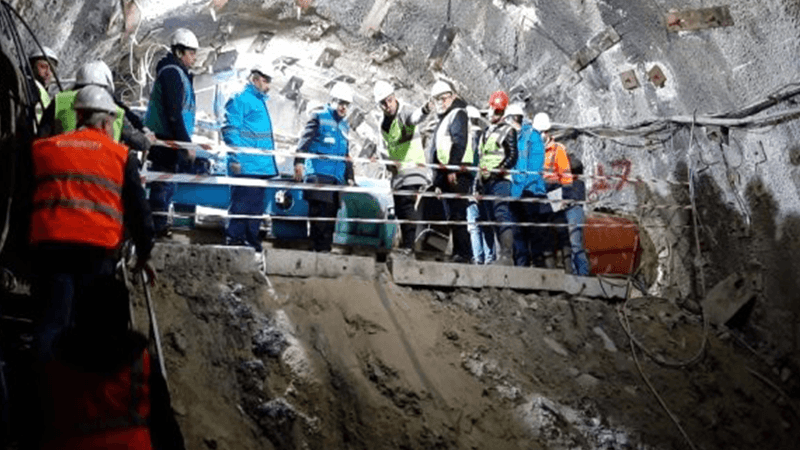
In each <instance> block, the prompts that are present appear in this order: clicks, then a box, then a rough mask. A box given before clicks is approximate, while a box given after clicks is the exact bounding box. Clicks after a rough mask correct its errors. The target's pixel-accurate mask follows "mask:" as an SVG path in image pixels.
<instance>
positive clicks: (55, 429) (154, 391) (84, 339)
mask: <svg viewBox="0 0 800 450" xmlns="http://www.w3.org/2000/svg"><path fill="white" fill-rule="evenodd" d="M127 294H128V292H127V288H126V287H125V285H124V283H122V282H121V281H117V280H112V279H105V280H103V281H102V282H99V283H97V284H94V285H92V286H90V287H89V289H88V290H87V291H86V292H85V293H84V294H83V297H82V299H81V302H80V303H78V305H77V308H78V311H77V313H78V314H77V315H78V317H80V321H79V322H76V324H75V326H73V327H70V328H68V329H66V330H64V331H63V332H61V333H60V334H59V336H58V339H57V340H56V343H55V345H54V359H53V360H52V361H49V362H48V363H47V364H46V365H45V366H44V368H43V371H42V377H41V381H42V384H41V387H40V389H39V391H40V402H39V403H40V406H41V418H42V424H41V427H40V428H39V429H37V430H36V436H37V437H38V440H39V443H38V444H39V445H38V448H40V449H42V450H50V449H53V450H55V449H86V450H89V449H98V450H99V449H110V448H115V449H130V450H150V449H183V448H185V444H184V441H183V437H182V435H181V432H180V427H179V426H178V423H177V421H176V420H175V417H174V414H173V413H172V410H171V407H170V398H169V391H168V390H167V385H166V382H165V380H164V377H163V374H162V373H161V372H160V370H159V364H158V362H157V361H155V360H153V359H152V358H151V357H150V355H149V352H148V351H147V345H148V342H147V338H146V337H145V336H144V335H142V334H141V333H139V332H136V331H132V330H128V297H127Z"/></svg>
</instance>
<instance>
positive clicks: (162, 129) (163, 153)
mask: <svg viewBox="0 0 800 450" xmlns="http://www.w3.org/2000/svg"><path fill="white" fill-rule="evenodd" d="M171 42H172V44H171V47H170V52H169V53H168V54H167V55H166V56H164V58H162V59H161V61H159V62H158V64H157V65H156V81H155V83H154V84H153V90H152V91H151V92H150V102H149V103H148V105H147V113H146V114H145V119H144V123H145V125H146V126H147V127H148V128H149V129H151V130H152V131H153V132H154V133H155V135H156V137H157V138H158V139H162V140H168V141H178V142H191V141H192V134H193V133H194V121H195V95H194V84H193V83H194V76H193V75H192V73H191V72H190V71H189V69H190V68H191V67H192V66H193V65H194V63H195V61H196V59H197V49H198V47H199V46H200V44H199V42H198V41H197V37H196V36H195V35H194V33H192V32H191V31H190V30H187V29H186V28H178V29H177V30H175V33H174V34H173V35H172V41H171ZM148 159H149V160H150V161H152V166H151V167H150V169H151V170H152V171H155V172H168V173H193V172H195V171H194V170H193V161H194V154H193V152H191V151H186V150H181V151H176V150H175V149H173V148H169V147H163V146H153V147H152V148H151V149H150V153H149V156H148ZM174 193H175V183H162V182H153V183H150V207H151V208H152V210H153V212H158V213H162V214H157V215H155V216H154V218H153V220H154V223H155V226H156V233H157V234H158V235H159V236H169V235H170V234H171V231H170V229H169V226H168V225H167V217H166V214H164V213H166V212H167V211H168V210H169V205H170V203H171V202H172V196H173V195H174ZM175 210H176V211H180V212H189V213H193V212H194V208H193V207H187V206H185V205H175Z"/></svg>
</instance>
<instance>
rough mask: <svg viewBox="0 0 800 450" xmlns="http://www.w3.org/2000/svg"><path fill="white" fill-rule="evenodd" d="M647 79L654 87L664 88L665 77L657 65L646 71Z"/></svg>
mask: <svg viewBox="0 0 800 450" xmlns="http://www.w3.org/2000/svg"><path fill="white" fill-rule="evenodd" d="M647 78H649V79H650V82H651V83H653V85H655V87H659V88H662V87H664V84H666V82H667V76H666V75H664V71H663V70H661V67H660V66H659V65H658V64H656V65H655V66H653V67H652V68H651V69H650V70H649V71H647Z"/></svg>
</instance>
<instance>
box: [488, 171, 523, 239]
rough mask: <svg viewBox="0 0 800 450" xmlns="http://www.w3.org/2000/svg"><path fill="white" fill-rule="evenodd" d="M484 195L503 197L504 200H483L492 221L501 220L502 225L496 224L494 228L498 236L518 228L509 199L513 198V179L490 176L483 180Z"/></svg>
mask: <svg viewBox="0 0 800 450" xmlns="http://www.w3.org/2000/svg"><path fill="white" fill-rule="evenodd" d="M483 195H486V196H493V197H503V198H504V199H502V200H499V199H498V200H486V201H483V200H482V201H481V203H483V204H484V205H485V210H486V215H487V217H488V218H489V221H490V222H501V223H502V225H495V226H494V229H495V230H496V233H497V235H498V236H500V235H501V234H503V232H505V231H506V230H510V229H513V228H516V227H515V226H514V225H513V224H514V223H515V222H516V219H515V217H514V214H513V213H512V212H511V206H510V203H509V200H511V181H509V180H505V179H496V178H489V179H488V180H484V181H483Z"/></svg>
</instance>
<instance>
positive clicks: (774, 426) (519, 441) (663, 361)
mask: <svg viewBox="0 0 800 450" xmlns="http://www.w3.org/2000/svg"><path fill="white" fill-rule="evenodd" d="M243 267H245V269H242V270H232V271H227V272H226V271H223V270H219V267H214V266H213V265H210V266H208V267H206V266H203V265H202V264H194V265H189V264H184V263H178V262H176V263H174V264H170V263H167V264H164V265H163V266H162V270H161V272H160V279H159V281H158V285H157V287H156V288H155V289H154V290H153V295H154V297H155V298H156V300H157V310H158V317H159V321H160V322H159V325H160V327H161V331H162V335H163V337H164V342H165V353H166V356H167V370H168V372H169V383H170V387H171V390H172V393H173V401H174V406H175V409H176V412H177V413H178V414H179V421H180V423H181V426H182V429H183V431H184V434H185V437H186V441H187V448H212V449H214V448H229V449H251V448H252V449H255V448H279V449H295V448H310V449H316V448H386V449H398V448H400V449H447V448H450V449H456V448H459V449H469V448H475V449H478V448H480V449H484V448H492V449H517V448H526V449H528V448H552V449H560V448H564V449H566V448H640V449H645V448H659V449H671V448H676V449H677V448H689V447H690V445H689V444H688V443H687V440H686V439H685V438H684V437H683V436H682V434H681V431H680V430H679V429H678V427H677V426H676V425H675V424H674V422H673V421H672V420H671V419H670V417H669V416H668V415H667V413H666V412H665V410H664V409H663V408H662V407H661V406H660V404H659V401H658V400H657V399H656V397H655V396H654V395H653V393H652V392H651V390H650V389H649V388H648V387H647V384H646V383H645V382H644V381H643V378H642V376H641V375H640V371H639V369H638V368H637V361H636V360H634V358H633V357H632V354H631V348H630V344H629V342H630V341H629V339H628V335H627V334H626V332H625V328H623V324H629V325H625V326H626V327H628V326H629V328H630V331H631V333H632V334H633V335H634V336H635V337H636V339H637V341H638V342H639V343H641V345H642V346H643V347H645V348H647V349H648V351H649V352H650V353H651V354H652V355H653V358H649V357H646V356H645V355H644V354H643V353H642V352H641V351H640V350H638V349H637V353H636V356H637V357H638V362H639V363H640V367H641V370H642V372H643V373H644V374H646V375H647V377H648V380H649V382H650V383H652V385H653V387H654V388H655V390H656V391H657V392H658V393H659V394H660V396H661V397H662V399H663V402H664V404H665V405H667V407H668V408H669V409H670V410H671V412H672V414H673V415H674V417H675V419H676V420H677V421H678V423H679V424H680V425H681V426H682V427H683V429H684V430H685V433H686V435H687V436H688V438H689V439H691V441H692V442H693V445H695V446H696V448H742V449H744V448H776V449H780V448H786V449H789V448H795V446H796V442H798V438H800V433H798V429H799V428H798V426H797V425H798V422H800V419H799V418H798V416H797V415H796V413H794V412H793V409H792V408H793V405H792V403H790V402H791V400H787V399H786V398H784V397H783V395H782V394H781V392H779V391H778V390H777V389H776V388H782V389H784V390H789V387H790V386H791V383H792V382H793V381H792V380H793V377H794V375H793V374H791V373H790V374H789V375H788V376H784V378H785V380H784V381H781V377H780V375H779V376H775V374H773V373H771V372H770V371H769V370H768V369H767V368H765V365H764V363H763V362H760V360H758V359H756V356H755V355H754V354H753V353H751V352H749V351H747V350H741V348H742V347H741V346H738V345H736V344H735V342H734V340H733V339H732V338H730V334H725V336H728V338H727V339H723V340H720V338H718V336H717V334H716V332H715V331H713V330H709V332H708V333H706V335H707V337H708V341H707V344H706V345H705V351H704V352H703V354H702V357H701V358H700V359H699V360H698V361H697V362H696V363H694V364H691V365H687V366H682V367H680V366H679V363H680V361H688V360H690V359H692V358H693V356H695V355H696V354H697V353H698V349H700V348H701V345H702V343H703V336H704V327H703V324H702V321H701V320H700V319H699V318H698V317H696V316H694V315H690V314H687V313H685V312H684V311H682V310H680V309H679V308H677V307H675V306H673V305H671V304H670V303H668V302H665V301H663V300H659V299H652V298H647V299H634V300H631V301H630V302H629V303H628V304H627V306H626V307H625V309H624V310H625V312H626V314H625V315H622V314H620V311H622V306H623V305H621V304H618V305H612V304H607V303H604V302H602V301H597V300H589V299H585V298H580V297H566V296H550V295H547V294H546V293H519V292H513V291H509V290H495V289H484V290H479V291H475V290H455V291H431V290H417V289H412V288H407V287H401V286H397V285H394V284H393V283H391V281H390V280H389V279H388V278H389V277H388V275H387V274H386V273H385V272H383V271H381V270H379V276H378V277H377V279H376V280H370V281H364V280H357V279H352V278H340V279H299V278H278V277H272V278H271V279H270V281H271V282H272V285H273V287H274V292H273V291H271V290H270V286H269V285H268V284H267V282H266V279H265V278H264V277H263V275H261V274H259V273H258V272H255V271H249V270H247V269H246V267H247V266H246V265H244V266H243ZM379 269H380V267H379ZM139 306H140V309H139V313H140V314H139V319H140V320H139V321H138V322H137V323H139V324H140V326H146V320H145V319H144V316H143V314H142V312H143V311H142V310H141V306H142V303H141V300H139ZM671 365H676V366H678V367H672V366H671ZM759 372H760V374H759ZM784 375H785V374H784ZM759 377H763V379H761V378H759ZM769 380H772V381H769ZM767 383H771V384H772V386H770V385H769V384H767ZM777 384H780V386H778V385H777ZM790 392H791V391H790Z"/></svg>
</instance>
